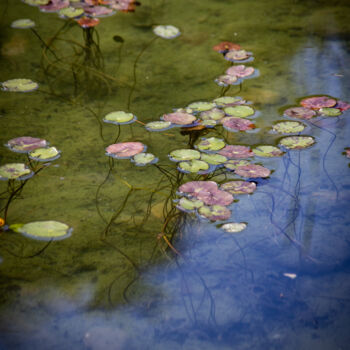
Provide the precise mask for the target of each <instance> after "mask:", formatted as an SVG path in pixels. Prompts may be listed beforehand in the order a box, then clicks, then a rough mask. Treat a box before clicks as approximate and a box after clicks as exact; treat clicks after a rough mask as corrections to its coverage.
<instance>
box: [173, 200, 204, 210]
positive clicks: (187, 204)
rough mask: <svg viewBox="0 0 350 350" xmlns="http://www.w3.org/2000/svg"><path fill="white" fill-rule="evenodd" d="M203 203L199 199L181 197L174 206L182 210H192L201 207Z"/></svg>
mask: <svg viewBox="0 0 350 350" xmlns="http://www.w3.org/2000/svg"><path fill="white" fill-rule="evenodd" d="M203 205H204V203H203V202H202V201H200V200H199V199H195V198H186V197H182V198H181V199H180V200H179V203H178V204H177V205H176V208H178V209H180V210H182V211H193V210H196V209H198V208H200V207H202V206H203Z"/></svg>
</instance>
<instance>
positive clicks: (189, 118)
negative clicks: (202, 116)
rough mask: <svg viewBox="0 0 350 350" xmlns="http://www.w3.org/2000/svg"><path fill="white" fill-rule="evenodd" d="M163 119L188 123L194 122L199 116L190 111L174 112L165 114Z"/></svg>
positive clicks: (174, 122) (178, 123)
mask: <svg viewBox="0 0 350 350" xmlns="http://www.w3.org/2000/svg"><path fill="white" fill-rule="evenodd" d="M162 119H163V120H164V121H166V122H171V123H173V124H177V125H188V124H192V123H193V122H194V121H195V120H196V119H197V118H196V117H195V116H194V115H192V114H189V113H184V112H174V113H169V114H164V115H163V117H162Z"/></svg>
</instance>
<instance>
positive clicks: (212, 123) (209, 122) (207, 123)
mask: <svg viewBox="0 0 350 350" xmlns="http://www.w3.org/2000/svg"><path fill="white" fill-rule="evenodd" d="M201 124H202V125H204V126H206V127H207V128H213V127H214V126H216V125H217V122H216V120H211V119H206V120H203V121H202V123H201Z"/></svg>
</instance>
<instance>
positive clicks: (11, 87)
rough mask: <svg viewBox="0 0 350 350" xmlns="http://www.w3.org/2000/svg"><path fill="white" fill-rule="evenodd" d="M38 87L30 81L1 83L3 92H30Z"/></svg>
mask: <svg viewBox="0 0 350 350" xmlns="http://www.w3.org/2000/svg"><path fill="white" fill-rule="evenodd" d="M38 87H39V85H38V84H37V83H35V82H34V81H32V80H30V79H11V80H7V81H4V82H2V83H1V89H2V90H3V91H12V92H30V91H33V90H36V89H37V88H38Z"/></svg>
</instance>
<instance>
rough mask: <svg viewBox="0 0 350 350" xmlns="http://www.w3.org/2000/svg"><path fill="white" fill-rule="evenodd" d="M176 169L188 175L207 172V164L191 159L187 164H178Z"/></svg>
mask: <svg viewBox="0 0 350 350" xmlns="http://www.w3.org/2000/svg"><path fill="white" fill-rule="evenodd" d="M178 169H179V170H180V171H184V172H189V173H199V172H203V171H206V170H208V169H209V164H208V163H206V162H203V161H202V160H196V159H193V160H189V161H187V162H180V163H179V166H178Z"/></svg>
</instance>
